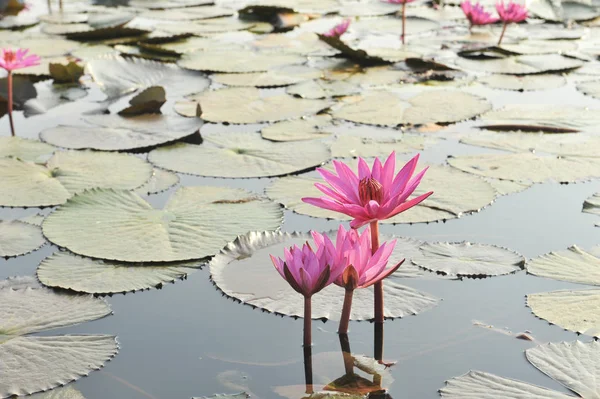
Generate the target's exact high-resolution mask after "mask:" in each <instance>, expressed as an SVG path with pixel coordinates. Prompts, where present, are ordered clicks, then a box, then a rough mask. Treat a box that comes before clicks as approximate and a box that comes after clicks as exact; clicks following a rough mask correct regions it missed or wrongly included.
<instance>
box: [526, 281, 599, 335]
mask: <svg viewBox="0 0 600 399" xmlns="http://www.w3.org/2000/svg"><path fill="white" fill-rule="evenodd" d="M527 306H529V307H530V308H531V311H532V312H533V314H535V315H536V316H537V317H539V318H540V319H544V320H547V321H548V322H549V323H551V324H556V325H557V326H559V327H561V328H564V329H565V330H569V331H574V332H576V333H578V334H585V335H591V336H593V337H596V338H600V289H591V290H581V291H570V290H562V291H552V292H544V293H541V294H530V295H527Z"/></svg>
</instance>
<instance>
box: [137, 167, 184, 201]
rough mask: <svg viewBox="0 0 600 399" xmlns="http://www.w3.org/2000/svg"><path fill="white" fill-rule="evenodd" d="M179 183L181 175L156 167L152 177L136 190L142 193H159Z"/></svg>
mask: <svg viewBox="0 0 600 399" xmlns="http://www.w3.org/2000/svg"><path fill="white" fill-rule="evenodd" d="M177 183H179V176H177V175H176V174H175V173H171V172H167V171H166V170H162V169H159V168H154V169H153V171H152V177H150V180H148V181H147V182H146V183H145V184H144V185H143V186H141V187H139V188H136V189H135V192H136V193H138V194H140V195H150V194H158V193H161V192H163V191H166V190H168V189H169V188H171V187H173V186H174V185H176V184H177Z"/></svg>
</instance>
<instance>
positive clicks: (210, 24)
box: [156, 17, 259, 36]
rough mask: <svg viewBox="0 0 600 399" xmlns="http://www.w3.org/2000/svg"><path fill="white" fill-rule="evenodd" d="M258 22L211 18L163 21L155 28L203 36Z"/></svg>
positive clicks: (246, 28)
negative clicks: (174, 21) (188, 20)
mask: <svg viewBox="0 0 600 399" xmlns="http://www.w3.org/2000/svg"><path fill="white" fill-rule="evenodd" d="M258 25H259V23H257V22H252V21H242V20H241V19H238V18H231V17H227V18H213V19H207V20H201V21H190V22H183V21H179V22H176V23H173V22H172V23H164V24H158V25H156V29H159V30H161V31H164V32H167V33H171V34H175V35H178V34H182V33H189V34H192V35H198V36H205V35H210V34H215V33H221V32H232V31H241V30H250V29H253V28H255V27H257V26H258Z"/></svg>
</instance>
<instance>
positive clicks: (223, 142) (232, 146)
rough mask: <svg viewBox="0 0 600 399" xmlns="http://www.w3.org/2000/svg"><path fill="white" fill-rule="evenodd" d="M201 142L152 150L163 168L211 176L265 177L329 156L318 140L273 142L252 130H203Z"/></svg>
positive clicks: (312, 164)
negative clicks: (206, 131)
mask: <svg viewBox="0 0 600 399" xmlns="http://www.w3.org/2000/svg"><path fill="white" fill-rule="evenodd" d="M202 138H203V143H202V145H194V144H185V143H178V144H175V145H172V146H169V147H162V148H158V149H156V150H154V151H152V152H151V153H150V154H149V156H148V160H149V161H150V162H152V163H153V164H155V165H156V166H159V167H161V168H163V169H168V170H171V171H174V172H180V173H190V174H194V175H199V176H212V177H268V176H281V175H287V174H290V173H295V172H299V171H302V170H307V169H310V168H313V167H316V166H319V165H321V164H323V163H325V162H327V161H328V160H329V159H330V158H331V152H330V150H329V146H327V145H326V144H325V143H323V142H322V141H319V140H310V141H302V142H297V143H285V142H282V143H274V142H271V141H267V140H265V139H263V138H262V137H261V136H260V135H259V134H257V133H253V132H239V133H233V132H232V133H226V134H223V133H217V134H203V135H202Z"/></svg>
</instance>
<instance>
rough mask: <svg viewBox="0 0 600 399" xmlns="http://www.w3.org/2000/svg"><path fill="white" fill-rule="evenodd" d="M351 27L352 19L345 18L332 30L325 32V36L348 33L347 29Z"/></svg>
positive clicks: (337, 35) (338, 35)
mask: <svg viewBox="0 0 600 399" xmlns="http://www.w3.org/2000/svg"><path fill="white" fill-rule="evenodd" d="M349 27H350V19H349V18H347V19H345V20H343V21H342V22H340V23H339V24H337V25H336V26H334V27H333V28H332V29H331V30H329V31H327V32H325V33H323V36H327V37H340V36H342V35H343V34H344V33H346V31H347V30H348V28H349Z"/></svg>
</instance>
